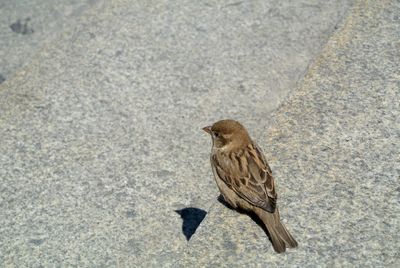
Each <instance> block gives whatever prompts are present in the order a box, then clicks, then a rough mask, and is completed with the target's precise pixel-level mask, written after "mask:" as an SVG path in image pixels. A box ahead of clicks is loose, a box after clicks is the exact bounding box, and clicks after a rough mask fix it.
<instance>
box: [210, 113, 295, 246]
mask: <svg viewBox="0 0 400 268" xmlns="http://www.w3.org/2000/svg"><path fill="white" fill-rule="evenodd" d="M203 130H204V131H206V132H207V133H209V134H210V135H211V137H212V141H213V147H212V150H211V166H212V169H213V173H214V177H215V181H216V183H217V185H218V188H219V190H220V192H221V194H222V196H223V197H224V199H225V201H226V202H227V203H228V204H229V205H231V206H232V207H233V208H240V209H243V210H245V211H249V212H254V213H255V214H256V215H257V216H258V217H259V218H260V219H261V221H262V222H263V224H264V225H265V227H266V228H267V230H268V232H269V234H270V237H271V240H272V245H273V247H274V249H275V251H276V252H279V253H280V252H284V251H285V250H286V247H296V246H297V242H296V240H295V239H294V238H293V237H292V236H291V235H290V233H289V232H288V230H287V229H286V228H285V226H284V225H283V224H282V223H281V221H280V217H279V211H278V208H277V204H276V201H277V194H276V192H275V184H274V178H273V177H272V171H271V169H270V167H269V166H268V163H267V161H266V160H265V157H264V155H263V153H262V152H261V150H260V149H259V148H258V146H257V145H256V144H255V142H253V141H252V140H251V139H250V137H249V134H248V133H247V130H246V129H245V128H244V127H243V126H242V125H241V124H240V123H239V122H237V121H234V120H221V121H218V122H216V123H215V124H213V125H212V126H208V127H205V128H203Z"/></svg>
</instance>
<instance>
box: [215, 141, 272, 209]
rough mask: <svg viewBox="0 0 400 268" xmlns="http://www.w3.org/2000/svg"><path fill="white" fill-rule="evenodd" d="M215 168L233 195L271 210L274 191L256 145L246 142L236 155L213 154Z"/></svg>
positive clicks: (267, 167) (268, 170)
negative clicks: (246, 145) (242, 149)
mask: <svg viewBox="0 0 400 268" xmlns="http://www.w3.org/2000/svg"><path fill="white" fill-rule="evenodd" d="M213 160H214V164H215V171H216V173H217V175H218V177H220V178H221V180H222V181H224V182H225V183H226V185H227V186H228V187H229V188H231V189H232V190H233V191H234V192H235V193H236V194H237V195H239V196H240V197H241V198H243V199H245V200H246V201H247V202H249V203H250V204H252V205H254V206H257V207H260V208H262V209H264V210H266V211H268V212H271V213H273V212H274V211H275V209H276V200H277V194H276V192H275V185H274V178H273V177H272V172H271V169H270V168H269V166H268V164H267V162H266V161H265V158H264V156H263V154H262V152H261V151H260V149H259V148H258V146H257V145H256V144H250V145H249V146H248V147H247V150H244V151H243V152H241V153H240V154H235V153H232V154H231V155H229V157H226V156H225V157H219V156H218V155H217V154H216V155H214V156H213Z"/></svg>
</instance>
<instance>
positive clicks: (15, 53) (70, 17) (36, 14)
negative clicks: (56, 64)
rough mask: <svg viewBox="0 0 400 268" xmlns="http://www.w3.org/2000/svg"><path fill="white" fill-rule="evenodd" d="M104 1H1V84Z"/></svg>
mask: <svg viewBox="0 0 400 268" xmlns="http://www.w3.org/2000/svg"><path fill="white" fill-rule="evenodd" d="M101 1H103V0H84V1H82V0H1V1H0V84H1V83H2V82H3V81H4V80H6V79H10V78H11V77H12V76H13V74H14V72H16V71H18V69H19V68H21V67H22V66H23V65H25V64H28V63H29V61H30V60H31V59H32V58H33V57H34V55H35V54H36V53H37V52H38V51H39V50H40V48H41V47H42V46H45V44H46V43H47V42H49V40H51V39H53V38H56V36H57V33H58V32H62V31H63V30H64V29H65V27H66V26H68V25H70V24H73V23H74V21H75V20H76V18H77V17H79V16H80V15H81V14H82V13H84V12H85V11H86V10H87V9H90V8H92V7H93V6H94V5H95V4H99V5H100V4H101V3H100V2H101Z"/></svg>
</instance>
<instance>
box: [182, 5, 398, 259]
mask: <svg viewBox="0 0 400 268" xmlns="http://www.w3.org/2000/svg"><path fill="white" fill-rule="evenodd" d="M399 14H400V3H399V2H394V1H358V2H357V3H356V5H355V6H354V8H353V9H352V10H351V12H350V14H349V16H348V17H347V19H346V20H345V22H344V24H343V26H342V27H341V28H340V29H339V30H338V31H337V32H336V33H335V34H334V35H333V36H332V38H331V39H330V40H329V42H328V44H327V45H326V47H325V48H324V50H323V52H322V53H321V55H320V56H319V57H317V59H316V60H315V61H314V63H313V64H312V66H311V67H310V69H309V71H308V73H307V75H306V77H305V78H304V80H303V82H302V84H301V85H300V86H299V88H298V89H297V90H296V91H294V92H293V94H292V95H291V96H290V97H289V98H288V99H287V100H286V101H284V103H283V104H282V105H281V106H280V107H279V108H278V109H277V110H276V111H274V113H273V118H274V124H273V125H271V126H270V127H269V129H268V131H266V132H265V134H264V136H263V138H262V139H261V143H262V145H263V147H264V149H265V153H266V156H267V159H269V161H270V165H271V168H272V170H273V171H274V173H275V177H276V179H277V185H278V192H279V193H280V201H279V206H280V207H281V210H280V212H281V216H282V218H283V221H284V222H285V223H286V224H287V226H288V228H289V229H290V230H291V232H292V233H293V234H294V236H295V237H296V239H297V240H298V242H299V247H298V248H296V249H290V250H288V251H287V252H286V253H285V254H280V255H279V254H276V253H275V252H274V251H273V249H272V247H271V244H270V242H269V241H268V239H267V238H266V236H265V234H264V232H263V231H262V230H261V228H260V227H258V226H257V225H256V224H255V223H254V222H253V221H252V220H251V219H250V218H249V217H248V216H246V215H238V213H236V212H235V211H232V210H230V209H228V208H226V207H225V206H223V205H222V204H221V203H219V202H217V201H215V204H214V205H213V206H212V208H211V209H210V211H209V212H208V214H207V217H206V220H205V221H203V222H202V224H201V225H200V228H199V229H198V230H197V232H196V233H195V235H194V236H193V237H192V239H191V240H190V243H189V249H188V251H187V253H186V254H187V255H186V258H184V259H182V260H181V262H180V264H181V266H187V267H189V265H190V266H191V267H232V266H235V267H399V266H400V256H399V254H400V253H399V252H400V243H399V241H400V235H399V227H400V222H399V219H400V185H399V182H400V174H399V173H400V69H399V63H400V27H399V26H400V17H399ZM205 252H207V254H206V253H205Z"/></svg>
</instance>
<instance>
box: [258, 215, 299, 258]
mask: <svg viewBox="0 0 400 268" xmlns="http://www.w3.org/2000/svg"><path fill="white" fill-rule="evenodd" d="M255 212H256V214H257V216H258V217H259V218H260V219H261V220H262V222H263V223H264V225H265V227H266V228H267V230H268V232H269V235H270V237H271V241H272V246H273V247H274V250H275V251H276V252H278V253H282V252H284V251H285V250H286V247H289V248H294V247H297V245H298V244H297V242H296V240H295V239H294V238H293V236H292V235H291V234H290V233H289V231H288V230H287V229H286V227H285V226H284V225H283V224H282V222H281V221H280V217H279V211H278V209H276V211H275V212H274V213H270V212H267V211H265V210H263V209H261V208H256V210H255Z"/></svg>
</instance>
